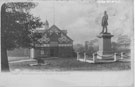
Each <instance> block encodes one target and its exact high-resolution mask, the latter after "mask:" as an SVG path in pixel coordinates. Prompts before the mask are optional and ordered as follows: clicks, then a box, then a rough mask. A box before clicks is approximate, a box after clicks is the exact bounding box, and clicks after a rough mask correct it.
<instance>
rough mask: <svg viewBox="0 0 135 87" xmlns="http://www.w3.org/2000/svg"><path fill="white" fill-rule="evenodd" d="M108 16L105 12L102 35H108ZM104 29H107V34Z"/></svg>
mask: <svg viewBox="0 0 135 87" xmlns="http://www.w3.org/2000/svg"><path fill="white" fill-rule="evenodd" d="M107 20H108V15H107V12H106V11H104V16H103V17H102V27H103V29H102V32H101V33H107V25H108V22H107ZM104 29H106V32H104Z"/></svg>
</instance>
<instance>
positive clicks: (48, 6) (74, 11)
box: [31, 0, 133, 44]
mask: <svg viewBox="0 0 135 87" xmlns="http://www.w3.org/2000/svg"><path fill="white" fill-rule="evenodd" d="M105 1H106V2H105ZM107 1H108V0H78V1H74V0H73V1H71V0H65V1H64V0H63V1H61V0H58V1H40V2H38V6H37V7H36V8H34V9H32V10H31V13H32V14H34V16H38V17H40V18H41V20H42V21H43V22H45V21H46V20H48V22H49V25H50V26H52V25H53V24H55V25H56V26H57V27H59V28H60V29H61V30H62V29H66V30H67V31H68V36H69V37H70V38H71V39H73V40H74V43H81V44H84V42H85V41H90V40H92V39H96V38H97V35H99V33H100V32H101V31H102V26H101V20H102V16H103V15H104V11H105V10H106V11H107V14H108V16H109V19H108V24H109V25H108V31H109V32H110V33H111V34H113V35H114V37H113V38H112V40H114V41H115V40H116V39H117V37H118V36H119V35H120V34H126V35H129V36H132V35H133V0H111V1H108V2H107Z"/></svg>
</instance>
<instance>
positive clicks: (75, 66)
mask: <svg viewBox="0 0 135 87" xmlns="http://www.w3.org/2000/svg"><path fill="white" fill-rule="evenodd" d="M44 61H45V63H46V64H47V65H42V66H30V64H35V63H36V61H22V62H15V63H9V65H10V70H11V71H14V70H15V69H20V70H29V71H118V70H130V68H131V63H130V62H129V61H127V62H120V61H119V62H113V63H97V64H90V63H84V62H80V61H77V60H76V58H50V59H45V60H44Z"/></svg>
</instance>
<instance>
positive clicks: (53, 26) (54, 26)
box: [44, 25, 73, 41]
mask: <svg viewBox="0 0 135 87" xmlns="http://www.w3.org/2000/svg"><path fill="white" fill-rule="evenodd" d="M53 28H55V29H57V30H58V31H60V32H61V33H62V34H63V35H64V36H66V37H67V38H68V39H70V40H71V41H73V40H72V39H71V38H70V37H68V36H67V35H66V34H65V33H64V32H63V31H62V30H60V29H59V28H58V27H57V26H56V25H52V26H51V27H50V28H49V29H47V30H46V31H45V32H44V33H46V32H48V31H49V30H51V29H53Z"/></svg>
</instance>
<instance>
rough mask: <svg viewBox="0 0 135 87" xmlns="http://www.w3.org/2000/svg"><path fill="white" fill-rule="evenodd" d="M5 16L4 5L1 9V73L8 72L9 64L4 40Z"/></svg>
mask: <svg viewBox="0 0 135 87" xmlns="http://www.w3.org/2000/svg"><path fill="white" fill-rule="evenodd" d="M4 15H5V4H3V5H2V7H1V71H2V72H9V64H8V57H7V47H6V38H5V30H4V29H5V27H6V26H3V24H2V23H3V22H4V21H5V20H4Z"/></svg>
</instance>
